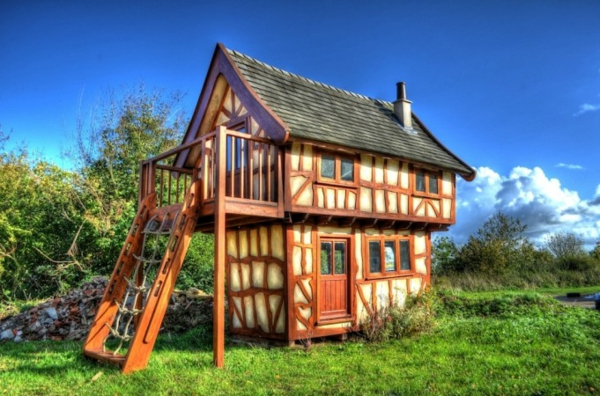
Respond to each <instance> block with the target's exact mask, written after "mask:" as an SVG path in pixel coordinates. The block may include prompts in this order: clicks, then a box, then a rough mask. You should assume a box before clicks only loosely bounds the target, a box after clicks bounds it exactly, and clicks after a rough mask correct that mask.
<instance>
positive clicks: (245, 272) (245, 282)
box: [240, 263, 250, 290]
mask: <svg viewBox="0 0 600 396" xmlns="http://www.w3.org/2000/svg"><path fill="white" fill-rule="evenodd" d="M240 266H241V268H242V290H248V289H249V288H250V265H249V264H244V263H242V264H240Z"/></svg>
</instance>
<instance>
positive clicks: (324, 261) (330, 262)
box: [321, 241, 346, 275]
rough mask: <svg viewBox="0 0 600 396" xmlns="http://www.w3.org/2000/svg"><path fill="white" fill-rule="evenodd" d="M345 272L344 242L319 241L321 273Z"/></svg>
mask: <svg viewBox="0 0 600 396" xmlns="http://www.w3.org/2000/svg"><path fill="white" fill-rule="evenodd" d="M345 273H346V242H342V241H327V242H325V241H322V242H321V275H344V274H345Z"/></svg>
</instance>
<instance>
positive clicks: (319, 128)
mask: <svg viewBox="0 0 600 396" xmlns="http://www.w3.org/2000/svg"><path fill="white" fill-rule="evenodd" d="M227 51H228V55H229V56H230V58H231V59H232V60H233V61H234V64H235V66H237V68H238V70H239V71H240V73H241V74H242V76H243V78H244V79H245V80H246V81H247V82H248V83H249V84H250V86H251V88H252V89H253V90H254V91H255V92H256V94H257V95H258V96H259V97H260V99H261V100H262V101H263V102H264V103H265V104H266V105H267V106H269V107H270V108H271V109H272V110H273V112H274V113H275V114H277V116H279V117H280V118H281V120H283V121H284V122H285V123H286V124H287V126H288V127H289V133H290V136H291V137H296V138H303V139H310V140H314V141H319V142H327V143H333V144H337V145H341V146H346V147H352V148H355V149H359V150H368V151H371V152H377V153H381V154H387V155H390V156H394V157H399V158H403V159H407V160H413V161H416V162H418V163H424V164H430V165H435V166H438V167H441V168H444V169H448V170H452V171H454V172H456V173H458V174H460V175H461V176H463V177H464V178H466V179H472V178H473V177H474V175H475V171H474V170H473V169H472V168H471V167H470V166H468V165H467V164H466V163H465V162H463V161H462V160H461V159H460V158H458V157H457V156H456V155H454V154H453V153H452V152H451V151H450V150H448V149H447V148H446V147H444V146H443V145H442V144H441V143H440V142H439V141H438V140H437V139H436V138H435V137H434V136H433V135H432V134H431V132H429V131H428V130H427V128H426V127H425V126H424V125H423V123H422V122H421V121H420V120H419V119H418V118H417V117H416V116H415V115H414V113H413V115H412V118H413V123H412V125H413V128H414V132H416V133H407V132H406V131H404V130H403V129H402V127H401V126H400V124H399V122H398V119H397V118H396V117H395V116H394V111H393V104H392V103H390V102H387V101H383V100H378V99H372V98H369V97H366V96H363V95H359V94H356V93H352V92H348V91H345V90H341V89H338V88H335V87H332V86H329V85H326V84H322V83H319V82H316V81H313V80H310V79H307V78H304V77H301V76H298V75H296V74H292V73H289V72H286V71H284V70H281V69H278V68H275V67H272V66H269V65H267V64H265V63H263V62H260V61H258V60H256V59H254V58H251V57H249V56H247V55H244V54H241V53H239V52H237V51H233V50H229V49H228V50H227Z"/></svg>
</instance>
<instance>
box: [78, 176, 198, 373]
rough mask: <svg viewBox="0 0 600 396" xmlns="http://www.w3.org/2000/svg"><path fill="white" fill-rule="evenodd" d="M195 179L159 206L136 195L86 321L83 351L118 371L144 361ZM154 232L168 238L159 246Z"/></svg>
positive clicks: (194, 200)
mask: <svg viewBox="0 0 600 396" xmlns="http://www.w3.org/2000/svg"><path fill="white" fill-rule="evenodd" d="M200 185H201V180H196V181H195V182H193V183H191V185H190V186H189V188H188V189H187V192H186V194H185V198H184V200H183V201H182V203H178V204H175V205H170V206H168V207H164V208H161V210H156V194H155V193H151V194H149V195H148V196H147V197H146V198H145V199H144V200H143V201H142V203H141V205H140V207H139V210H138V213H137V215H136V217H135V219H134V221H133V224H132V226H131V229H130V231H129V234H128V236H127V239H126V241H125V244H124V246H123V249H122V250H121V254H120V255H119V259H118V260H117V264H116V266H115V269H114V271H113V273H112V276H111V278H110V281H109V283H108V286H107V288H106V292H105V293H104V297H103V299H102V301H101V303H100V305H99V308H98V311H97V312H96V317H95V318H94V322H93V324H92V326H91V327H90V332H89V335H88V337H87V340H86V342H85V344H84V347H83V351H84V354H85V355H86V356H89V357H91V358H94V359H97V360H100V361H105V362H108V363H111V364H116V365H118V366H120V368H121V370H122V371H123V373H129V372H132V371H136V370H141V369H143V368H145V367H146V366H147V364H148V360H149V359H150V353H151V352H152V348H153V347H154V343H155V341H156V337H157V336H158V332H159V330H160V327H161V324H162V321H163V318H164V315H165V312H166V310H167V306H168V303H169V299H170V296H171V293H172V292H173V288H174V287H175V281H176V280H177V276H178V275H179V271H180V269H181V266H182V264H183V260H184V258H185V255H186V252H187V249H188V246H189V243H190V240H191V237H192V234H193V233H194V230H195V228H196V221H197V219H198V213H199V212H200V196H199V195H200V194H199V193H198V192H199V191H200V189H199V188H200ZM160 238H164V239H166V238H168V242H167V243H166V247H164V250H161V251H159V250H158V246H164V244H163V245H161V243H160V240H159V239H160ZM164 239H163V240H164ZM149 251H151V254H148V252H149ZM157 253H158V254H157ZM151 277H153V278H154V279H153V281H152V282H150V281H149V280H148V278H151ZM150 283H152V284H151V285H150ZM107 344H109V345H107ZM112 344H116V347H114V348H113V350H109V347H110V346H112ZM124 348H127V351H126V352H125V353H124V354H120V353H119V351H120V350H121V349H124Z"/></svg>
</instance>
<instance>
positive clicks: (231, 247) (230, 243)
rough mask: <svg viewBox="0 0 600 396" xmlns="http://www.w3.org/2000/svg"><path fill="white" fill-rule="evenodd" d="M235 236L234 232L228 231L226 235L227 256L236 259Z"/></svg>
mask: <svg viewBox="0 0 600 396" xmlns="http://www.w3.org/2000/svg"><path fill="white" fill-rule="evenodd" d="M236 234H237V233H236V232H235V231H229V232H228V233H227V254H228V255H230V256H233V257H235V258H238V253H237V243H236V242H235V240H236Z"/></svg>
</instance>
